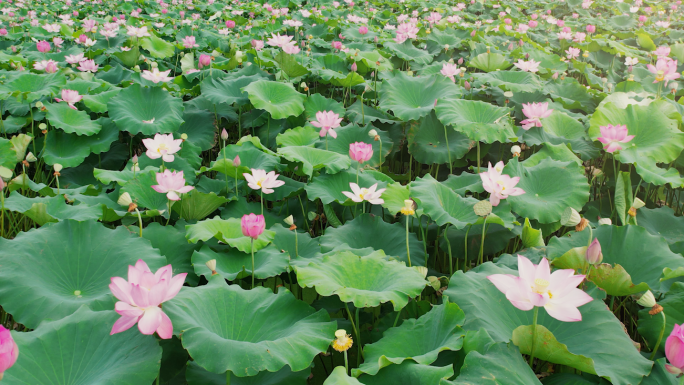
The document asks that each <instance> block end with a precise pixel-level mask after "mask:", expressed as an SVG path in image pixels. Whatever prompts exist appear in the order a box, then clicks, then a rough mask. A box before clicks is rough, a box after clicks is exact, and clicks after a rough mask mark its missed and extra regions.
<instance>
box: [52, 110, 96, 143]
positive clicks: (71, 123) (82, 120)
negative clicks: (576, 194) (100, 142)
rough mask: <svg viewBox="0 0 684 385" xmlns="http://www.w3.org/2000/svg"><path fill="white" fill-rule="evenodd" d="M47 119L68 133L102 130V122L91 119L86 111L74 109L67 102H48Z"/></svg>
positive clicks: (86, 132)
mask: <svg viewBox="0 0 684 385" xmlns="http://www.w3.org/2000/svg"><path fill="white" fill-rule="evenodd" d="M45 108H46V109H47V119H48V120H49V121H50V124H52V125H53V126H55V127H57V128H60V129H62V130H63V131H64V132H66V133H68V134H77V135H86V136H90V135H94V134H97V133H98V132H100V130H101V129H102V126H101V125H100V123H98V122H95V121H92V120H90V117H89V116H88V114H87V113H85V111H78V110H74V109H72V108H71V107H69V106H68V105H67V104H66V103H54V104H51V103H47V104H45Z"/></svg>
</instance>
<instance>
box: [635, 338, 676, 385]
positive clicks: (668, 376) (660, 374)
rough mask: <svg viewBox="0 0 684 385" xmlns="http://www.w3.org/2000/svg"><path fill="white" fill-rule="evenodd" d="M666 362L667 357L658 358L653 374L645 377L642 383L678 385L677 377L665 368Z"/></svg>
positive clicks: (645, 384) (647, 384)
mask: <svg viewBox="0 0 684 385" xmlns="http://www.w3.org/2000/svg"><path fill="white" fill-rule="evenodd" d="M663 345H664V344H663ZM666 363H667V359H666V358H664V357H663V358H661V359H658V360H656V361H655V364H654V365H653V370H652V371H651V374H649V375H648V376H647V377H644V380H643V381H641V384H640V385H677V381H678V380H677V378H676V377H675V376H673V375H672V373H670V372H668V371H667V369H665V364H666Z"/></svg>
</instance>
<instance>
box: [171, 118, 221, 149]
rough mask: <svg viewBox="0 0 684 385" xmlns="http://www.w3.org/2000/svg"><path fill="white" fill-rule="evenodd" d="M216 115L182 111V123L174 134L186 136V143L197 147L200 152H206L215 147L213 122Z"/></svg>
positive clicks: (215, 139)
mask: <svg viewBox="0 0 684 385" xmlns="http://www.w3.org/2000/svg"><path fill="white" fill-rule="evenodd" d="M215 119H216V115H214V113H213V112H210V111H207V110H199V109H195V108H186V109H185V110H184V111H183V120H184V123H183V125H182V126H180V128H179V129H178V132H176V136H177V137H180V136H178V133H179V132H180V133H182V134H186V135H188V139H187V141H188V142H190V143H193V144H195V145H197V146H198V147H199V148H200V149H202V151H207V150H209V149H211V148H213V147H214V146H215V145H216V142H217V140H218V138H216V128H215V127H214V121H215Z"/></svg>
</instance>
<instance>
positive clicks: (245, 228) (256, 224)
mask: <svg viewBox="0 0 684 385" xmlns="http://www.w3.org/2000/svg"><path fill="white" fill-rule="evenodd" d="M240 226H241V227H242V235H244V236H245V237H250V238H252V239H254V240H256V239H257V238H259V235H261V234H262V233H263V232H264V229H265V228H266V220H265V219H264V216H263V215H254V214H249V215H243V216H242V220H241V221H240Z"/></svg>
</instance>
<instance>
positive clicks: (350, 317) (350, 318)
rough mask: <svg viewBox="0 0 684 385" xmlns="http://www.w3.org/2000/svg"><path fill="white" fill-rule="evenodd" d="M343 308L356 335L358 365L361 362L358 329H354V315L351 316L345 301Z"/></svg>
mask: <svg viewBox="0 0 684 385" xmlns="http://www.w3.org/2000/svg"><path fill="white" fill-rule="evenodd" d="M344 308H345V309H346V310H347V316H348V317H349V322H351V324H352V330H354V335H355V336H356V343H357V344H358V347H359V356H358V359H359V365H360V363H361V341H360V338H359V331H358V329H356V324H355V323H354V317H352V314H351V312H350V311H349V306H347V303H346V302H345V303H344ZM357 311H358V309H357Z"/></svg>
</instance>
